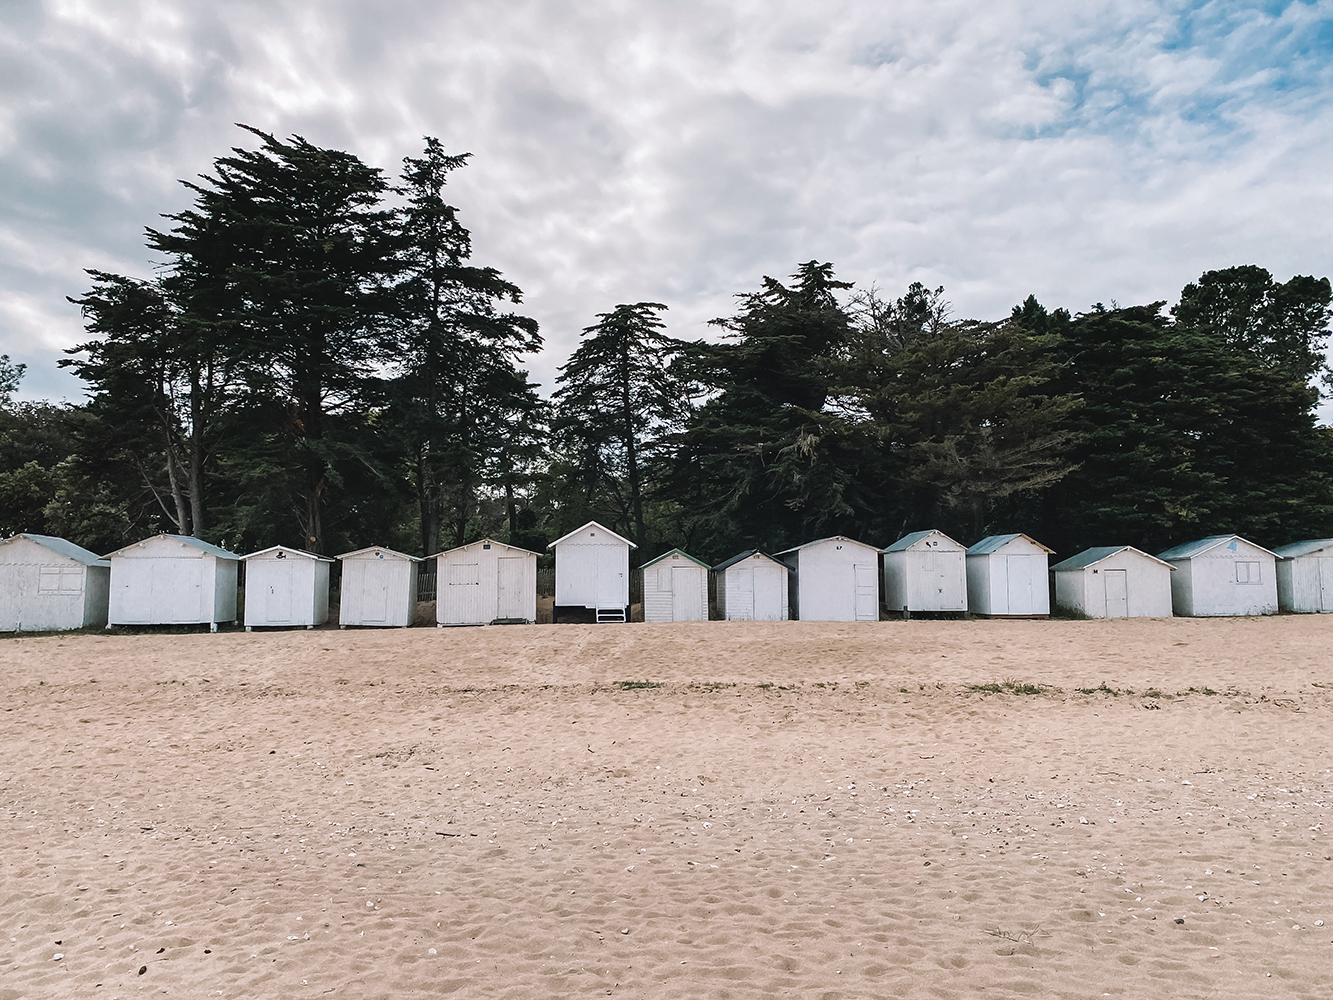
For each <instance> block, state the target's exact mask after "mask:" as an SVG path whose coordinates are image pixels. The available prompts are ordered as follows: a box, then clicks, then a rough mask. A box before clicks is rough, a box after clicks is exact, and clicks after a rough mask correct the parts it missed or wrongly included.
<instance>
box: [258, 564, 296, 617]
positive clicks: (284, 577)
mask: <svg viewBox="0 0 1333 1000" xmlns="http://www.w3.org/2000/svg"><path fill="white" fill-rule="evenodd" d="M268 575H269V576H270V577H272V578H275V579H272V582H270V583H269V584H268V585H267V587H266V588H265V589H266V590H267V591H268V593H267V594H265V595H264V620H265V621H266V622H271V623H273V624H275V625H278V624H283V623H286V622H290V621H291V620H292V564H291V562H290V560H284V561H283V562H277V561H276V560H274V562H273V564H272V567H271V568H270V570H269V574H268Z"/></svg>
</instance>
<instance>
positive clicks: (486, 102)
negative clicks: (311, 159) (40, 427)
mask: <svg viewBox="0 0 1333 1000" xmlns="http://www.w3.org/2000/svg"><path fill="white" fill-rule="evenodd" d="M235 122H246V123H249V124H251V125H255V126H257V127H259V128H262V129H264V130H267V131H271V132H274V133H277V134H279V135H291V134H299V135H302V136H305V137H306V138H307V139H309V140H310V141H311V142H314V143H317V144H320V145H324V146H331V147H336V148H341V149H347V150H350V151H352V152H355V153H356V154H357V155H359V156H360V157H362V158H363V159H364V160H366V161H367V162H370V163H373V164H375V165H377V166H381V167H383V168H385V169H387V170H390V171H394V170H396V169H397V168H398V165H399V164H400V162H401V160H402V157H404V156H407V155H413V154H415V153H417V152H418V151H419V149H420V146H421V137H422V136H424V135H435V136H438V137H439V138H440V139H441V140H442V141H443V142H444V144H445V146H446V147H447V148H448V149H449V150H450V151H451V152H464V151H466V152H471V153H472V154H474V158H473V160H472V162H471V164H470V165H469V166H468V167H467V168H466V169H465V170H463V171H461V172H460V173H457V174H455V175H454V177H455V180H454V182H453V184H452V199H453V200H454V202H455V203H456V204H457V205H458V206H459V207H460V208H461V209H462V211H463V220H464V222H465V224H466V225H468V226H469V228H470V229H471V230H472V232H473V235H474V240H475V249H476V260H477V262H479V263H485V264H491V265H494V266H496V267H499V268H500V269H501V270H503V271H504V272H505V273H506V275H507V276H508V277H509V278H511V279H512V280H513V281H515V282H516V283H517V284H518V285H519V286H520V287H521V288H523V289H524V291H525V293H526V299H525V306H526V308H527V310H528V311H529V313H530V314H531V315H533V316H534V317H536V318H537V319H538V320H539V321H540V323H541V325H542V330H543V333H544V335H545V337H546V343H547V349H546V351H545V352H543V353H542V354H541V355H539V356H537V357H534V358H532V359H530V365H531V369H532V371H533V374H534V377H535V378H536V379H537V380H538V381H541V382H543V383H545V384H546V386H547V388H548V389H549V385H550V382H551V380H552V378H553V376H554V373H555V370H556V368H557V367H558V366H559V365H560V364H561V363H562V362H563V361H564V359H565V358H566V357H567V356H568V354H569V352H570V350H571V349H572V345H573V344H574V343H575V342H576V341H577V338H578V332H579V330H580V329H582V328H583V327H584V326H587V325H588V324H589V323H591V322H593V320H594V317H595V314H596V313H597V312H599V311H605V310H607V309H609V308H611V307H612V306H614V305H615V304H616V303H619V302H634V301H639V300H643V299H653V300H659V301H662V302H666V303H668V304H669V305H670V306H671V312H670V313H669V314H668V316H667V319H668V323H669V325H670V328H671V332H673V333H674V334H676V335H678V336H685V337H694V336H700V335H703V334H704V333H705V332H706V328H705V327H704V323H705V322H706V321H707V320H708V319H709V318H711V317H714V316H719V315H725V314H727V313H729V312H730V311H731V308H732V298H731V297H732V296H733V295H734V294H735V293H737V292H740V291H746V290H751V289H754V288H756V287H757V285H758V283H759V281H760V279H761V277H762V276H763V275H765V274H771V275H774V276H781V275H785V274H789V273H790V272H791V271H792V270H793V268H794V266H795V265H796V264H797V263H798V262H800V261H805V260H809V259H812V258H817V259H819V260H824V261H832V262H833V263H834V265H835V266H836V268H837V271H838V273H839V275H840V276H841V277H843V278H846V279H849V280H853V281H855V282H857V284H858V285H868V284H871V283H877V284H878V285H879V286H880V287H881V288H882V289H883V290H884V291H885V292H887V293H890V294H894V295H896V294H899V293H900V292H901V290H902V289H903V288H904V287H905V286H906V285H907V284H908V283H909V282H912V281H922V282H924V283H926V284H927V285H930V286H932V287H933V286H938V285H943V286H944V287H945V291H946V297H947V298H948V299H949V300H950V301H951V302H952V303H953V306H954V313H955V314H956V315H959V316H974V317H978V318H989V317H998V316H1001V315H1003V314H1004V313H1006V312H1007V311H1008V309H1009V307H1010V306H1011V305H1013V304H1014V303H1015V302H1017V301H1019V300H1021V299H1022V298H1024V297H1025V296H1026V295H1028V294H1029V293H1035V294H1036V295H1037V297H1038V298H1039V299H1041V300H1042V301H1043V302H1044V303H1046V304H1048V305H1051V306H1056V305H1063V306H1065V307H1067V308H1070V309H1072V310H1075V311H1077V310H1080V309H1085V308H1087V307H1088V306H1090V305H1091V304H1092V303H1094V302H1097V301H1102V302H1106V303H1108V304H1109V303H1111V302H1112V301H1116V302H1118V303H1120V304H1121V305H1125V304H1130V303H1136V302H1143V301H1151V300H1155V299H1167V300H1171V301H1174V299H1175V297H1176V296H1177V294H1178V292H1179V290H1180V288H1181V286H1182V285H1183V284H1185V283H1186V282H1187V281H1189V280H1191V279H1192V278H1194V277H1197V276H1198V275H1199V274H1200V273H1201V272H1202V271H1204V270H1207V269H1210V268H1215V267H1226V266H1229V265H1232V264H1240V263H1257V264H1261V265H1263V266H1265V267H1267V268H1268V269H1269V270H1271V271H1272V272H1273V273H1274V274H1275V275H1276V276H1277V277H1279V278H1281V279H1284V280H1285V279H1286V278H1288V277H1290V276H1291V275H1292V274H1317V275H1327V274H1330V273H1333V259H1330V258H1331V257H1333V241H1331V240H1330V237H1331V236H1333V0H1296V2H1286V0H1275V2H1267V3H1240V2H1229V0H1217V2H1209V3H1192V2H1183V0H1182V2H1159V3H1149V2H1142V0H1080V2H1079V3H1069V2H1068V0H1049V2H1048V0H1028V2H1008V0H974V2H951V0H921V2H917V0H841V2H840V0H824V2H821V3H810V2H808V0H803V2H799V3H798V2H785V0H730V2H728V0H713V2H707V3H705V2H691V0H670V2H665V0H618V2H617V0H579V2H560V0H551V2H537V0H530V2H519V0H485V2H483V0H437V2H426V0H400V2H393V0H381V2H379V3H373V4H372V3H357V2H351V0H321V2H318V3H311V2H306V3H282V2H279V0H262V2H254V3H249V2H227V0H211V2H209V3H198V4H183V3H179V2H165V0H163V2H152V0H116V2H115V3H108V2H105V0H48V2H36V0H0V353H8V354H9V355H10V356H11V357H12V358H14V359H15V360H18V361H23V362H25V363H27V365H28V366H29V372H28V376H27V379H26V381H25V384H24V392H23V395H25V396H26V397H28V398H61V397H65V398H70V399H77V398H79V388H80V384H79V383H78V382H77V381H76V380H74V379H73V378H72V377H71V376H69V375H68V374H67V373H65V372H63V371H60V370H58V369H57V368H56V361H57V360H58V359H59V358H60V357H61V352H62V350H63V349H64V348H66V347H68V346H70V345H71V344H74V343H77V342H78V341H79V339H80V337H81V333H82V331H81V327H80V323H79V317H78V314H77V310H75V309H74V307H72V306H70V305H69V304H68V303H67V302H66V301H65V296H66V295H77V294H79V293H80V292H82V291H84V290H85V288H86V287H87V281H86V278H85V276H84V275H83V273H82V269H83V268H90V267H91V268H101V269H105V270H112V271H118V272H121V273H126V274H133V275H139V276H148V275H150V274H151V273H152V268H153V266H154V264H155V261H154V260H153V258H152V256H151V255H150V254H149V253H148V252H147V251H146V250H145V249H144V247H143V228H144V227H145V226H146V225H154V224H157V217H158V215H159V214H160V213H165V212H172V211H178V210H179V209H181V208H182V207H183V206H184V205H185V204H187V202H188V198H187V193H186V192H185V191H184V190H183V189H182V188H181V187H180V185H179V184H178V183H177V180H178V179H179V178H188V177H192V176H194V175H196V174H199V173H201V172H204V171H207V170H208V169H209V166H210V163H211V161H212V160H213V158H215V157H217V156H219V155H223V154H225V153H226V151H227V150H228V148H229V147H231V146H233V145H238V144H240V145H253V139H252V137H251V136H249V135H248V134H247V133H243V132H241V131H240V130H239V129H237V128H236V127H235V125H234V124H233V123H235Z"/></svg>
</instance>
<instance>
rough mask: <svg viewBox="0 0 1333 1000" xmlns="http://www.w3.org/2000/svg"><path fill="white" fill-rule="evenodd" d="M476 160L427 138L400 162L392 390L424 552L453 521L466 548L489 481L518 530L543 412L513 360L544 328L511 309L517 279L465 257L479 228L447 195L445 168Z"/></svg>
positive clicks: (434, 547)
mask: <svg viewBox="0 0 1333 1000" xmlns="http://www.w3.org/2000/svg"><path fill="white" fill-rule="evenodd" d="M468 157H469V154H460V155H452V156H451V155H448V154H446V153H445V151H444V147H443V146H442V145H441V143H440V142H439V140H438V139H434V138H429V137H428V138H427V139H426V148H425V150H424V151H423V153H422V155H421V156H420V157H407V158H406V159H404V161H403V172H402V181H401V186H400V188H399V189H398V190H399V192H400V193H401V194H402V195H403V196H404V198H405V205H404V207H403V208H402V210H401V212H400V214H399V220H400V221H399V230H398V234H399V241H400V243H399V245H400V249H399V254H398V266H399V268H400V282H399V284H398V286H397V288H396V292H397V297H398V303H399V305H398V308H399V315H400V317H401V336H400V343H401V350H400V353H399V355H398V367H397V376H396V378H395V380H394V382H393V383H392V385H391V386H390V390H389V391H390V398H391V401H392V412H393V424H394V427H395V428H396V431H397V433H398V435H399V439H400V441H401V442H402V447H403V449H404V451H405V453H406V463H405V464H406V469H407V475H408V478H409V480H410V481H411V484H412V489H413V492H414V494H415V496H416V501H417V509H418V516H419V521H420V534H421V546H422V551H423V553H430V552H436V551H438V550H439V547H440V539H441V534H442V532H443V530H444V529H445V528H446V527H447V529H448V531H449V535H450V537H451V539H452V541H453V544H455V545H461V544H463V543H464V542H465V541H466V540H467V539H466V534H467V530H468V524H469V522H470V520H471V519H472V518H473V516H474V515H475V514H476V512H477V508H478V501H479V497H480V496H481V495H482V493H483V492H484V491H486V490H488V489H489V488H492V487H496V488H498V489H500V490H501V491H502V492H503V494H504V498H505V509H506V516H507V520H508V522H509V529H510V531H511V532H514V531H515V530H516V528H517V526H516V519H517V513H518V507H519V500H518V494H519V492H520V491H521V490H522V489H523V487H524V486H525V485H526V484H527V483H528V482H530V480H531V466H532V462H533V460H534V458H535V457H537V456H538V455H539V454H540V452H541V441H542V437H543V427H542V416H541V415H542V413H543V407H542V405H541V402H540V400H539V399H538V397H537V395H536V391H535V386H533V385H531V384H530V383H529V382H528V379H527V375H526V373H525V372H523V371H521V370H519V368H518V364H517V361H518V357H519V355H521V354H524V353H527V352H530V351H535V350H538V349H539V348H540V347H541V343H542V340H541V337H540V335H539V334H538V329H537V323H536V321H535V320H533V319H531V318H529V317H526V316H520V315H518V314H517V313H515V312H513V311H511V310H509V309H507V308H506V306H505V304H506V303H512V304H515V305H516V304H518V303H519V302H521V301H522V292H521V291H520V290H519V288H518V286H517V285H515V284H513V283H512V282H510V281H507V280H505V278H504V277H503V276H502V275H501V274H500V272H499V271H497V270H495V269H494V268H491V267H478V266H475V265H472V264H470V263H469V260H470V258H471V255H472V239H471V235H470V234H469V233H468V231H467V229H466V228H464V226H463V225H462V223H460V222H459V220H458V210H457V209H456V208H455V207H454V206H452V205H450V204H449V203H448V202H447V201H446V200H445V198H444V187H445V184H446V183H447V181H448V177H449V174H450V173H452V172H453V171H454V170H457V169H459V168H460V167H462V166H463V165H464V164H465V163H466V162H467V160H468Z"/></svg>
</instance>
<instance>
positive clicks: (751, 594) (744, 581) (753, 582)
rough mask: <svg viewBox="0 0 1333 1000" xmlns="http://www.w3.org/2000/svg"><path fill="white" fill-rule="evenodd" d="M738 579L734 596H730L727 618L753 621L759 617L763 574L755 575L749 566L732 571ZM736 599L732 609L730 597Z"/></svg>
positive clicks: (738, 567)
mask: <svg viewBox="0 0 1333 1000" xmlns="http://www.w3.org/2000/svg"><path fill="white" fill-rule="evenodd" d="M730 572H731V573H732V574H733V575H734V576H735V578H736V590H735V594H734V595H729V596H728V602H727V617H728V618H734V619H736V620H738V621H753V620H754V619H756V618H758V617H759V593H758V590H759V580H760V577H761V576H762V574H759V573H755V571H754V570H753V569H752V568H750V567H749V566H737V567H736V568H735V569H733V570H731V571H730ZM731 596H734V597H735V601H734V603H735V607H732V603H733V602H732V601H731V600H730V597H731Z"/></svg>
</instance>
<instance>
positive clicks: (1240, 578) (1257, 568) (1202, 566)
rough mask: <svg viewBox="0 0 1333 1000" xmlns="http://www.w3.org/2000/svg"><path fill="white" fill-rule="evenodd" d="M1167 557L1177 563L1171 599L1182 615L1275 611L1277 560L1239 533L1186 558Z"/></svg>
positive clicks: (1178, 612)
mask: <svg viewBox="0 0 1333 1000" xmlns="http://www.w3.org/2000/svg"><path fill="white" fill-rule="evenodd" d="M1233 544H1234V546H1235V547H1234V548H1232V545H1233ZM1163 558H1166V557H1165V555H1164V556H1163ZM1166 561H1167V562H1169V563H1171V565H1173V566H1175V567H1176V572H1174V573H1172V574H1171V603H1172V606H1173V607H1174V609H1175V613H1176V614H1177V615H1179V616H1181V617H1183V618H1219V617H1222V618H1225V617H1238V616H1242V615H1272V614H1276V613H1277V610H1278V603H1277V560H1275V559H1274V558H1273V554H1272V553H1271V552H1268V551H1266V550H1264V549H1262V548H1260V547H1259V546H1257V545H1255V544H1253V543H1252V542H1247V541H1245V539H1243V538H1236V539H1233V540H1232V541H1230V542H1225V543H1222V544H1219V545H1216V546H1214V547H1213V548H1211V549H1209V550H1208V551H1206V552H1203V553H1200V554H1198V555H1195V556H1191V557H1189V558H1186V559H1167V560H1166Z"/></svg>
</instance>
